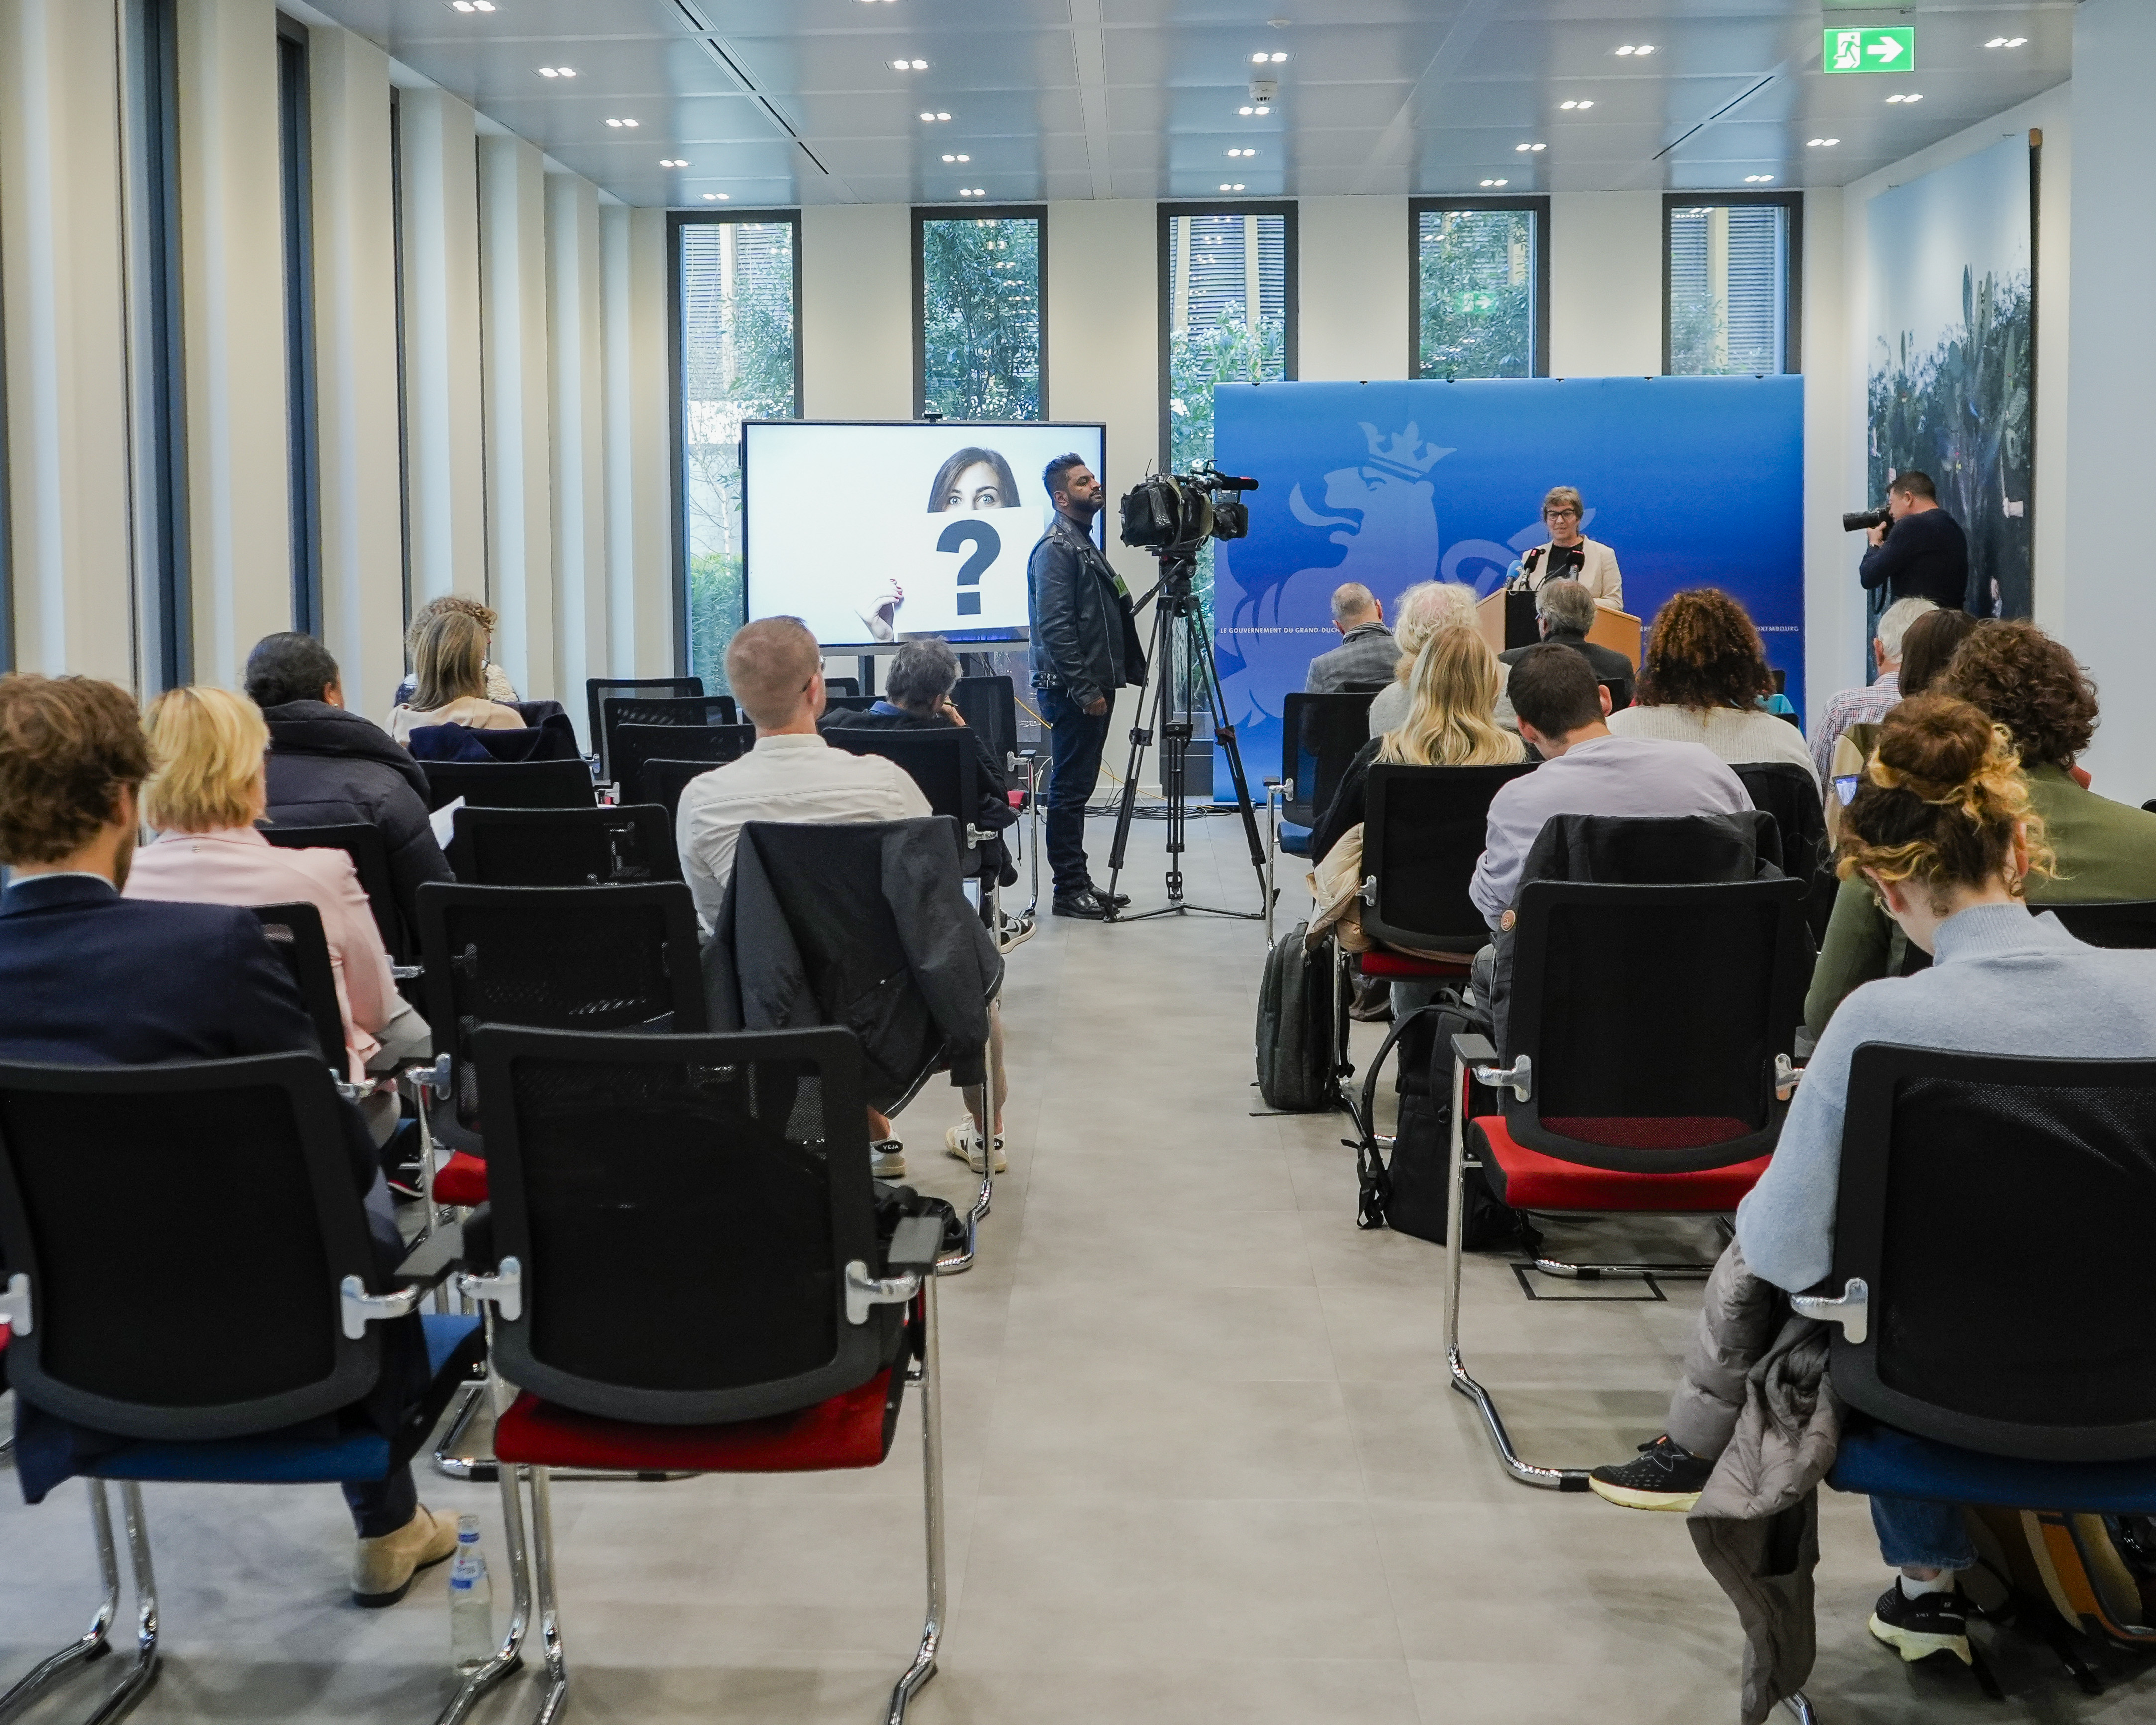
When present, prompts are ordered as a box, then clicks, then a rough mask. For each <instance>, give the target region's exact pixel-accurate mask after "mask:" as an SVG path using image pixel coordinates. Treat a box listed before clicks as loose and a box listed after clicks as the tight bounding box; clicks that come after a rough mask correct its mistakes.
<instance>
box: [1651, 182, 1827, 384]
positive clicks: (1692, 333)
mask: <svg viewBox="0 0 2156 1725" xmlns="http://www.w3.org/2000/svg"><path fill="white" fill-rule="evenodd" d="M1800 216H1801V206H1800V204H1799V201H1798V196H1797V194H1796V193H1794V192H1753V193H1743V192H1725V193H1721V194H1720V195H1719V196H1718V197H1717V198H1715V199H1714V200H1713V201H1712V202H1702V201H1695V200H1693V199H1691V198H1686V197H1684V196H1682V195H1681V194H1676V193H1666V194H1665V195H1664V197H1663V198H1662V224H1663V249H1662V306H1663V316H1662V369H1663V370H1664V371H1665V372H1669V373H1670V374H1671V375H1672V376H1674V377H1712V376H1717V375H1723V374H1744V375H1751V374H1755V373H1762V372H1764V373H1777V372H1794V371H1796V370H1798V369H1799V366H1798V359H1797V271H1798V266H1799V259H1800V255H1801V239H1802V225H1801V220H1800Z"/></svg>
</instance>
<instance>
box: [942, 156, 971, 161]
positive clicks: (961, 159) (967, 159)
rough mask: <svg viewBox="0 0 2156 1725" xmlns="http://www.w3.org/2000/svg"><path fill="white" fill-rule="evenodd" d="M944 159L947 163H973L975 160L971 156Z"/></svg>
mask: <svg viewBox="0 0 2156 1725" xmlns="http://www.w3.org/2000/svg"><path fill="white" fill-rule="evenodd" d="M943 159H944V160H945V161H946V162H971V161H972V160H973V157H970V156H946V157H944V158H943Z"/></svg>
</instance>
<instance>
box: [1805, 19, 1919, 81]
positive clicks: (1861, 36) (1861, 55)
mask: <svg viewBox="0 0 2156 1725" xmlns="http://www.w3.org/2000/svg"><path fill="white" fill-rule="evenodd" d="M1916 67H1917V33H1916V30H1915V29H1914V28H1912V27H1909V26H1902V27H1899V28H1893V29H1885V30H1829V31H1828V32H1827V33H1826V69H1827V70H1828V71H1830V72H1912V71H1914V70H1915V69H1916Z"/></svg>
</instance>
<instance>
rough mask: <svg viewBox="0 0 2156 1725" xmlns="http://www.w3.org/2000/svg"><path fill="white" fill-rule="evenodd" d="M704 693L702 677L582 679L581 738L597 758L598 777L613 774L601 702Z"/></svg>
mask: <svg viewBox="0 0 2156 1725" xmlns="http://www.w3.org/2000/svg"><path fill="white" fill-rule="evenodd" d="M703 692H704V680H703V679H702V678H701V677H587V678H585V679H584V711H585V715H586V723H585V729H584V735H585V737H586V738H587V739H588V740H589V742H590V743H591V746H592V750H593V752H594V753H595V754H597V755H598V757H599V777H600V778H605V779H611V778H613V768H612V766H611V764H610V763H609V762H608V760H607V754H606V724H605V718H606V715H605V714H604V713H603V711H601V710H600V705H599V704H600V703H601V702H602V701H604V700H605V699H606V698H607V697H608V696H610V695H628V696H638V695H655V696H669V695H675V696H694V695H701V694H702V693H703Z"/></svg>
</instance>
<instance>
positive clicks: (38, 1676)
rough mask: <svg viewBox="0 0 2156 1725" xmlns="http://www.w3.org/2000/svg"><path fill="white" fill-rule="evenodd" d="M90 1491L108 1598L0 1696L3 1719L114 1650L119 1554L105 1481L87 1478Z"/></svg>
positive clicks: (100, 1568)
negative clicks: (76, 1632)
mask: <svg viewBox="0 0 2156 1725" xmlns="http://www.w3.org/2000/svg"><path fill="white" fill-rule="evenodd" d="M83 1484H84V1485H85V1486H88V1487H89V1489H90V1529H91V1532H93V1533H94V1534H95V1538H96V1540H97V1568H98V1573H99V1574H100V1577H101V1578H102V1579H103V1580H104V1583H105V1597H104V1598H103V1599H100V1600H99V1601H98V1606H97V1610H96V1612H95V1615H92V1616H91V1618H90V1627H89V1628H88V1629H87V1630H84V1631H83V1633H82V1635H81V1636H80V1638H79V1639H78V1640H73V1641H70V1642H69V1644H68V1645H66V1646H64V1647H63V1648H61V1649H60V1651H59V1652H57V1653H55V1654H54V1655H53V1656H51V1657H50V1658H49V1659H46V1660H43V1661H39V1662H38V1666H37V1667H36V1668H35V1669H34V1670H33V1671H31V1672H30V1674H29V1675H28V1676H26V1677H24V1678H23V1680H22V1681H20V1682H19V1683H18V1684H16V1685H15V1686H14V1687H13V1688H12V1689H10V1690H9V1691H8V1692H7V1693H6V1694H5V1695H0V1720H5V1719H12V1718H13V1717H15V1716H16V1715H17V1714H18V1713H20V1712H23V1709H24V1708H26V1707H28V1706H29V1705H30V1703H31V1702H33V1701H35V1700H36V1699H37V1698H38V1697H39V1696H41V1695H43V1694H44V1692H45V1691H46V1690H48V1689H49V1688H50V1687H51V1686H52V1685H53V1684H54V1683H56V1682H57V1681H59V1679H60V1678H61V1677H63V1676H65V1675H66V1674H67V1673H68V1672H69V1671H74V1669H75V1668H76V1667H77V1666H85V1665H90V1664H92V1663H94V1662H95V1661H98V1660H100V1659H102V1658H104V1657H105V1655H106V1654H108V1653H110V1651H112V1643H111V1640H110V1639H109V1638H110V1635H111V1632H112V1623H113V1620H114V1619H115V1617H117V1616H118V1615H120V1553H118V1551H116V1550H115V1548H114V1547H113V1543H112V1510H111V1507H110V1504H108V1503H107V1502H106V1501H105V1481H103V1480H96V1479H85V1481H83Z"/></svg>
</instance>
